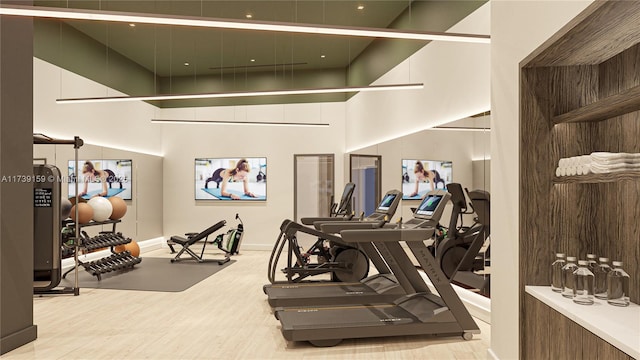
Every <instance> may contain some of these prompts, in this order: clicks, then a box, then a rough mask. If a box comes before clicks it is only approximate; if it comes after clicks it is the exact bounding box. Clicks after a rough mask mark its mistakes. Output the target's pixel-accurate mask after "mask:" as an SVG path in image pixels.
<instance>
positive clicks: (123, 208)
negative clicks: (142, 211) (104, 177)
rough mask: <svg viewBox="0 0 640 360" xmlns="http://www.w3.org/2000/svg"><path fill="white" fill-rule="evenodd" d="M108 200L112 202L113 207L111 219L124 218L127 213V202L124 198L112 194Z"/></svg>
mask: <svg viewBox="0 0 640 360" xmlns="http://www.w3.org/2000/svg"><path fill="white" fill-rule="evenodd" d="M108 200H109V202H110V203H111V207H112V208H113V211H112V212H111V216H110V217H109V219H111V220H118V219H122V217H123V216H124V214H126V213H127V203H126V202H124V200H122V198H121V197H118V196H112V197H110V198H109V199H108Z"/></svg>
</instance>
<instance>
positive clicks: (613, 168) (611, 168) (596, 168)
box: [590, 163, 640, 174]
mask: <svg viewBox="0 0 640 360" xmlns="http://www.w3.org/2000/svg"><path fill="white" fill-rule="evenodd" d="M590 170H591V172H593V173H594V174H606V173H610V172H617V171H629V170H640V163H638V164H626V163H620V164H609V165H603V164H599V163H591V165H590Z"/></svg>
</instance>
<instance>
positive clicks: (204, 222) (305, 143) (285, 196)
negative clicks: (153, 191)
mask: <svg viewBox="0 0 640 360" xmlns="http://www.w3.org/2000/svg"><path fill="white" fill-rule="evenodd" d="M344 106H345V105H344V103H319V104H287V105H254V106H233V107H231V106H229V107H210V108H197V109H196V108H181V109H162V110H161V111H160V113H159V114H158V117H159V118H164V119H185V120H201V119H208V120H243V121H244V120H246V121H279V122H282V121H285V122H313V123H329V124H330V126H329V127H273V126H237V125H236V126H231V125H182V124H158V126H160V127H161V128H162V137H161V142H162V146H163V148H162V152H163V153H164V154H166V155H165V162H164V184H165V185H164V189H165V190H164V226H165V227H164V228H165V235H167V236H170V235H175V234H182V233H185V232H189V231H200V230H203V229H204V228H206V227H207V226H209V225H211V224H213V223H214V222H215V221H218V220H222V219H226V220H227V221H228V223H229V224H230V225H233V224H235V221H234V220H233V217H234V215H235V213H236V212H237V213H240V216H241V217H242V219H243V220H244V223H245V237H244V239H243V248H245V249H269V250H270V249H271V248H272V246H273V243H274V242H275V240H276V238H277V236H278V234H279V225H280V223H282V221H283V220H284V219H291V218H293V155H294V154H318V153H323V154H326V153H335V154H342V153H344V137H345V135H344V131H345V130H344V123H345V120H344V119H345V110H344ZM243 156H246V157H263V156H265V157H267V201H266V202H254V201H243V202H240V201H203V200H200V201H195V200H194V158H196V157H205V158H206V157H225V158H227V157H228V158H233V157H243ZM342 168H343V164H342V157H341V156H336V174H335V178H336V185H335V188H336V189H337V190H336V191H337V192H338V194H337V195H336V196H340V192H341V191H342V188H343V187H344V182H343V181H342V179H343V178H344V175H343V172H342V171H341V169H342Z"/></svg>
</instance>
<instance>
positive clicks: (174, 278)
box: [60, 257, 235, 292]
mask: <svg viewBox="0 0 640 360" xmlns="http://www.w3.org/2000/svg"><path fill="white" fill-rule="evenodd" d="M234 262H235V260H231V261H229V262H227V263H226V264H224V265H218V263H217V262H215V261H213V262H204V263H197V262H196V261H191V260H185V261H181V262H175V263H172V262H171V259H170V258H153V257H143V258H142V262H141V263H140V264H137V265H136V266H134V267H133V268H132V269H129V270H120V271H114V272H110V273H106V274H102V275H101V276H102V280H98V278H97V277H96V276H93V275H91V274H89V273H88V272H87V271H85V270H84V268H83V267H82V266H81V267H80V269H79V270H78V283H79V287H80V289H82V288H96V289H114V290H139V291H164V292H179V291H184V290H187V289H188V288H190V287H192V286H193V285H195V284H197V283H199V282H200V281H202V280H204V279H206V278H208V277H209V276H211V275H213V274H215V273H217V272H218V271H220V270H222V269H224V268H226V267H227V266H229V265H231V264H232V263H234ZM74 276H75V275H74V273H73V271H72V272H70V273H69V274H67V277H66V279H62V281H61V282H60V286H73V284H74V281H75V280H74Z"/></svg>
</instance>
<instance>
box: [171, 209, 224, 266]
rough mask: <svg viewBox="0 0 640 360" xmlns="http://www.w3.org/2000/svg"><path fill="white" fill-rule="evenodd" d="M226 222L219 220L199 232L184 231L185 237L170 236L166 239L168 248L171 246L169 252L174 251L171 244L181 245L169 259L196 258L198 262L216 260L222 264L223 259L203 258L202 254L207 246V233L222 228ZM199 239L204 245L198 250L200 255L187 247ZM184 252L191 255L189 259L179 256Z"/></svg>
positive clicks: (209, 233) (174, 260)
mask: <svg viewBox="0 0 640 360" xmlns="http://www.w3.org/2000/svg"><path fill="white" fill-rule="evenodd" d="M226 223H227V221H226V220H220V221H219V222H217V223H216V224H214V225H212V226H210V227H208V228H207V229H206V230H204V231H202V232H200V233H186V234H185V236H186V237H187V238H184V237H182V236H178V235H174V236H172V237H171V239H169V240H167V245H169V248H171V253H174V252H175V250H174V248H173V245H180V246H182V250H180V251H179V252H178V254H176V256H175V257H174V258H173V259H171V262H176V261H182V260H196V261H197V262H200V263H201V262H206V261H217V262H218V263H219V264H220V265H222V264H223V263H224V262H225V261H221V260H213V259H211V260H207V259H204V258H203V255H204V250H205V249H206V247H207V242H208V241H207V239H208V238H209V235H211V234H213V233H214V232H216V231H218V230H220V229H222V228H223V227H224V226H225V225H226ZM200 240H204V245H203V246H202V251H201V252H200V255H198V254H196V253H195V252H194V251H193V250H191V249H189V247H190V246H191V245H193V244H195V243H197V242H198V241H200ZM185 252H186V253H187V254H189V255H191V258H190V259H189V258H186V259H183V258H181V257H180V256H182V254H184V253H185Z"/></svg>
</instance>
